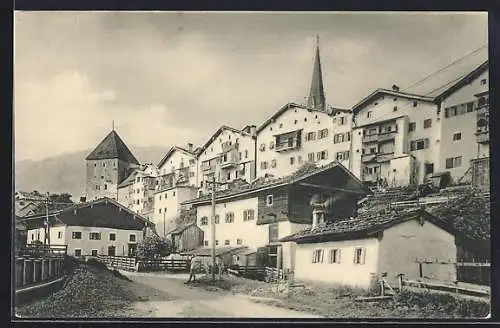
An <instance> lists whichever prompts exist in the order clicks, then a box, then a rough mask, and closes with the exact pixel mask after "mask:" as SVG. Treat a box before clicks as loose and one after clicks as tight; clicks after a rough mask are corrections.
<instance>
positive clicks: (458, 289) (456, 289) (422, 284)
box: [399, 278, 490, 297]
mask: <svg viewBox="0 0 500 328" xmlns="http://www.w3.org/2000/svg"><path fill="white" fill-rule="evenodd" d="M399 284H400V286H399V289H400V290H401V289H402V288H403V287H404V286H410V287H418V288H426V289H432V290H439V291H444V292H452V293H457V294H464V295H471V296H480V297H489V296H490V293H489V292H488V291H486V290H480V289H472V288H466V287H462V286H458V285H456V286H451V285H444V284H439V283H433V282H432V283H431V282H426V281H418V280H407V279H403V278H402V279H400V283H399Z"/></svg>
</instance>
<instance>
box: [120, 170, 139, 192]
mask: <svg viewBox="0 0 500 328" xmlns="http://www.w3.org/2000/svg"><path fill="white" fill-rule="evenodd" d="M136 175H137V170H133V171H132V172H131V173H130V174H129V175H128V177H126V178H125V180H123V181H122V182H120V184H119V185H118V188H123V187H127V186H130V185H131V184H133V183H134V180H135V176H136Z"/></svg>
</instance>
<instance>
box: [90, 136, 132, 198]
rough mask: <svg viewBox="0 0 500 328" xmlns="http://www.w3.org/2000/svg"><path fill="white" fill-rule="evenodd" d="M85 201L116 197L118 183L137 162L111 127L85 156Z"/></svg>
mask: <svg viewBox="0 0 500 328" xmlns="http://www.w3.org/2000/svg"><path fill="white" fill-rule="evenodd" d="M85 161H86V163H87V180H86V188H85V190H86V195H87V201H91V200H95V199H99V198H103V197H109V198H112V199H117V198H118V185H119V184H120V182H122V181H123V180H124V179H125V178H126V177H127V176H128V175H129V174H130V172H131V170H133V169H134V168H136V167H138V166H139V162H138V161H137V159H136V158H135V156H134V155H133V154H132V152H131V151H130V149H129V148H128V147H127V145H126V144H125V143H124V142H123V140H122V139H121V138H120V136H118V133H116V131H115V130H114V129H113V130H112V131H111V132H110V133H109V134H108V135H107V136H106V138H104V140H102V141H101V143H99V145H98V146H97V147H96V148H95V149H94V150H93V151H92V152H91V153H90V154H89V155H88V156H87V158H86V159H85Z"/></svg>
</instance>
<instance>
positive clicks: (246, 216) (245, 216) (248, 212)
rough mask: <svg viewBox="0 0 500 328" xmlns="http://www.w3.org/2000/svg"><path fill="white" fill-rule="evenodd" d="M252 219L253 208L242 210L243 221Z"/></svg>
mask: <svg viewBox="0 0 500 328" xmlns="http://www.w3.org/2000/svg"><path fill="white" fill-rule="evenodd" d="M253 219H254V210H245V211H243V221H250V220H253Z"/></svg>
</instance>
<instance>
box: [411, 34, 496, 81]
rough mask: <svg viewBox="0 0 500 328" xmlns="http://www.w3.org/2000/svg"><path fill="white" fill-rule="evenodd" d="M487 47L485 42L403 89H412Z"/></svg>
mask: <svg viewBox="0 0 500 328" xmlns="http://www.w3.org/2000/svg"><path fill="white" fill-rule="evenodd" d="M486 47H488V44H485V45H483V46H481V47H479V48H477V49H476V50H474V51H472V52H470V53H468V54H466V55H465V56H463V57H461V58H459V59H457V60H455V61H454V62H452V63H450V64H448V65H446V66H445V67H443V68H441V69H439V70H437V71H435V72H434V73H431V74H429V75H427V76H426V77H424V78H423V79H421V80H419V81H417V82H415V83H413V84H412V85H410V86H409V87H406V88H405V89H403V90H402V91H405V90H408V89H410V88H412V87H414V86H416V85H419V84H421V83H422V82H424V81H425V80H427V79H429V78H431V77H433V76H434V75H436V74H438V73H441V72H442V71H444V70H446V69H448V68H450V67H451V66H453V65H455V64H458V63H460V62H461V61H463V60H464V59H465V58H467V57H469V56H472V55H474V54H476V53H477V52H479V51H480V50H482V49H484V48H486Z"/></svg>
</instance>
